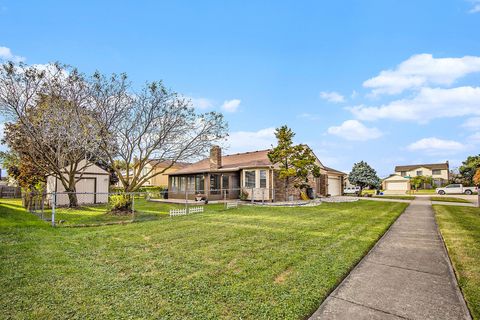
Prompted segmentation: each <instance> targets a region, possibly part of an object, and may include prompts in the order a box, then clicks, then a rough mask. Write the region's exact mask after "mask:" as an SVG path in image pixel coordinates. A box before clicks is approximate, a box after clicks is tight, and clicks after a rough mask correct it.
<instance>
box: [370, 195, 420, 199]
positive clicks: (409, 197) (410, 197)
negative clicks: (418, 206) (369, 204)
mask: <svg viewBox="0 0 480 320" xmlns="http://www.w3.org/2000/svg"><path fill="white" fill-rule="evenodd" d="M373 198H383V199H397V200H413V199H415V196H388V195H387V196H373Z"/></svg>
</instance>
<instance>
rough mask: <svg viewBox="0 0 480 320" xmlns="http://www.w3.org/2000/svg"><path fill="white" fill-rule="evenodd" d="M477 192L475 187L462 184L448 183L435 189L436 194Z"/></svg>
mask: <svg viewBox="0 0 480 320" xmlns="http://www.w3.org/2000/svg"><path fill="white" fill-rule="evenodd" d="M474 192H477V187H464V186H463V184H449V185H448V186H446V187H443V188H437V189H435V193H438V194H462V193H464V194H473V193H474Z"/></svg>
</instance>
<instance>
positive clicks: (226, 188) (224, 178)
mask: <svg viewBox="0 0 480 320" xmlns="http://www.w3.org/2000/svg"><path fill="white" fill-rule="evenodd" d="M229 180H230V176H227V175H224V176H222V192H225V191H226V192H227V194H228V191H229V183H228V182H229Z"/></svg>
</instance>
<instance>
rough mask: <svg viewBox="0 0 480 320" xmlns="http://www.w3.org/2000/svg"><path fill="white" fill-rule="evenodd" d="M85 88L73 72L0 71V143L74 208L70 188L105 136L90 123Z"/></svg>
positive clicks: (53, 68)
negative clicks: (0, 138) (1, 124)
mask: <svg viewBox="0 0 480 320" xmlns="http://www.w3.org/2000/svg"><path fill="white" fill-rule="evenodd" d="M89 92H90V90H89V85H88V82H87V81H86V78H85V77H84V76H83V75H82V74H81V73H79V72H78V71H77V70H76V69H74V68H71V67H68V66H65V65H60V64H53V65H48V66H47V67H43V68H38V67H34V66H26V65H24V64H19V65H15V64H13V63H6V64H3V65H2V66H1V67H0V110H1V111H2V113H3V115H4V116H6V117H7V118H8V119H9V121H10V122H9V123H7V124H6V126H5V137H4V140H5V142H6V143H7V145H8V146H9V147H10V149H11V150H13V151H14V152H15V153H17V154H18V155H19V157H20V159H21V160H22V162H24V163H29V164H30V165H31V166H35V167H36V170H38V171H40V172H44V173H45V174H47V173H48V175H52V176H54V177H56V178H57V179H58V180H59V182H60V183H61V184H62V185H63V187H64V189H65V190H66V191H67V192H69V200H70V206H71V207H75V206H77V198H76V195H75V192H76V188H75V186H76V183H77V182H78V181H79V180H80V179H81V177H82V175H83V172H84V171H85V170H86V169H87V167H89V166H90V165H91V163H92V162H91V161H82V160H90V159H94V158H97V157H99V155H100V150H101V149H100V148H99V146H100V142H101V141H103V140H104V139H105V137H107V136H108V135H106V134H104V133H103V132H102V130H103V128H102V127H100V126H98V125H97V123H96V122H94V121H92V117H93V115H94V113H93V111H92V108H91V98H90V95H89Z"/></svg>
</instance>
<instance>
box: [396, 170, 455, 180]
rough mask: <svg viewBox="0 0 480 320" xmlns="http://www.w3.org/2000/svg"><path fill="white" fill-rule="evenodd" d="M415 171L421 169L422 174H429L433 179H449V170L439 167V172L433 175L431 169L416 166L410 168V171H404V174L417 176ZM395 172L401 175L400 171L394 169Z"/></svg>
mask: <svg viewBox="0 0 480 320" xmlns="http://www.w3.org/2000/svg"><path fill="white" fill-rule="evenodd" d="M417 171H422V175H423V176H431V177H433V178H434V179H443V180H448V179H449V172H448V170H446V169H441V170H440V174H435V175H434V174H433V173H432V169H429V168H424V167H420V168H416V169H413V170H410V171H405V172H404V173H406V174H405V175H404V176H409V177H416V176H417ZM395 174H397V175H399V176H402V171H396V172H395Z"/></svg>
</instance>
